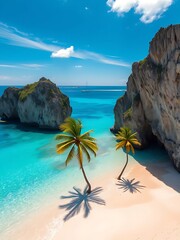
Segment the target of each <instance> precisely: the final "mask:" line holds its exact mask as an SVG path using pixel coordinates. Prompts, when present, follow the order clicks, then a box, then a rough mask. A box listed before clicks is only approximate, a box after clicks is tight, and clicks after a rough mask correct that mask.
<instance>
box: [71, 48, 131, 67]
mask: <svg viewBox="0 0 180 240" xmlns="http://www.w3.org/2000/svg"><path fill="white" fill-rule="evenodd" d="M73 56H74V57H76V58H80V59H89V60H93V61H96V62H101V63H105V64H109V65H115V66H121V67H130V64H129V63H125V62H123V61H121V60H119V59H114V58H110V57H106V56H104V55H102V54H98V53H94V52H89V51H75V52H74V54H73Z"/></svg>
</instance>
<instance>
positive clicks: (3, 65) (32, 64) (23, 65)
mask: <svg viewBox="0 0 180 240" xmlns="http://www.w3.org/2000/svg"><path fill="white" fill-rule="evenodd" d="M41 67H44V65H41V64H36V63H29V64H28V63H26V64H17V65H13V64H0V68H41Z"/></svg>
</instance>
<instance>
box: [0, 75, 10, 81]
mask: <svg viewBox="0 0 180 240" xmlns="http://www.w3.org/2000/svg"><path fill="white" fill-rule="evenodd" d="M9 79H11V77H10V76H4V75H0V80H9Z"/></svg>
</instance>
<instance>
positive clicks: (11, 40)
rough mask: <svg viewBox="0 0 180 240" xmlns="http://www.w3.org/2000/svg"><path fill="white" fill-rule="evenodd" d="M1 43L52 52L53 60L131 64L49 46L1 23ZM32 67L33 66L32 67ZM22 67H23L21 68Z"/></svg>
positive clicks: (102, 56)
mask: <svg viewBox="0 0 180 240" xmlns="http://www.w3.org/2000/svg"><path fill="white" fill-rule="evenodd" d="M0 42H2V43H4V44H8V45H13V46H19V47H24V48H33V49H37V50H44V51H48V52H51V57H52V58H70V57H73V58H77V59H89V60H92V61H97V62H101V63H105V64H109V65H115V66H121V67H129V66H130V64H128V63H125V62H123V61H121V60H119V59H116V60H115V59H114V58H112V57H106V56H104V55H102V54H98V53H94V52H90V51H85V50H79V51H75V50H74V46H71V47H69V48H62V47H61V46H58V45H55V44H47V43H44V42H42V41H41V40H39V39H37V38H32V35H29V34H27V33H23V32H20V31H19V30H18V29H16V28H15V27H11V26H8V25H6V24H4V23H1V22H0ZM30 65H31V66H30ZM0 67H9V68H13V67H16V68H17V67H18V68H19V67H20V66H13V65H0ZM21 67H22V66H21ZM24 67H36V68H38V67H41V66H40V65H39V64H38V65H37V64H35V65H34V64H26V66H25V64H24Z"/></svg>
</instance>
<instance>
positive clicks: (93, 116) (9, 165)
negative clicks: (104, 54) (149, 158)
mask: <svg viewBox="0 0 180 240" xmlns="http://www.w3.org/2000/svg"><path fill="white" fill-rule="evenodd" d="M4 89H5V87H0V95H2V93H3V91H4ZM60 89H61V91H62V92H63V93H64V94H66V95H68V96H69V98H70V103H71V106H72V108H73V114H72V116H73V117H75V118H79V119H81V120H82V123H83V131H87V130H90V129H93V130H94V132H93V136H94V137H96V138H97V142H98V145H99V151H98V155H97V157H96V158H92V161H91V162H90V163H87V162H86V161H85V170H86V172H87V175H88V178H89V179H90V180H91V179H93V178H95V177H96V176H98V175H100V174H101V173H102V172H105V171H109V170H110V169H113V168H115V167H116V166H119V165H120V163H119V162H120V161H119V156H120V154H121V155H122V156H124V155H123V154H124V153H123V152H116V151H115V149H114V146H115V139H114V136H113V135H112V134H111V133H110V131H109V129H110V127H112V126H113V123H114V115H113V108H114V105H115V102H116V100H117V99H118V98H119V97H120V96H122V95H123V94H124V91H125V87H117V86H116V87H60ZM56 134H57V133H55V132H43V131H38V130H34V129H28V128H27V129H21V128H20V126H19V125H17V124H3V123H1V124H0V232H3V231H6V232H8V231H11V229H13V226H14V224H17V223H18V222H20V221H21V220H22V219H23V217H27V216H28V214H30V213H32V212H34V211H36V210H38V209H39V208H41V205H42V204H47V205H48V204H49V199H51V198H59V196H60V195H61V194H62V193H64V192H67V191H69V190H71V189H72V187H73V186H75V185H76V186H78V184H79V183H82V184H84V186H85V182H84V179H83V177H82V173H81V171H80V170H79V166H78V164H77V161H76V159H74V160H73V161H72V163H71V164H70V165H69V166H68V167H67V168H65V167H64V158H65V156H64V155H57V154H56V151H55V150H56V144H57V141H55V136H56ZM1 219H3V221H1Z"/></svg>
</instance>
